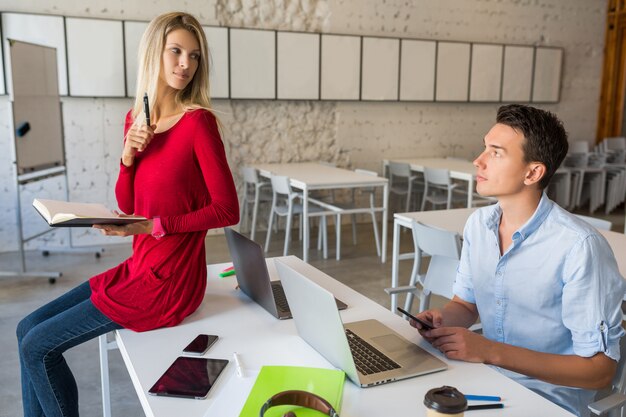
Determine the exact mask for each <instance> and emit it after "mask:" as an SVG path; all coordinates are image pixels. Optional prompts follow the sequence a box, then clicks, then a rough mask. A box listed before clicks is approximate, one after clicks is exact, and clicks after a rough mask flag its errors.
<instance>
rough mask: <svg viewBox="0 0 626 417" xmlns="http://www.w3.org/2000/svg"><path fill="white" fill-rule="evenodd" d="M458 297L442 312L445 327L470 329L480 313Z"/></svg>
mask: <svg viewBox="0 0 626 417" xmlns="http://www.w3.org/2000/svg"><path fill="white" fill-rule="evenodd" d="M464 304H465V303H464V302H463V301H461V300H459V299H458V298H457V297H456V296H455V297H454V299H453V300H452V301H450V302H449V303H447V304H446V305H445V306H444V308H443V309H442V310H441V316H442V318H443V325H444V326H445V327H470V326H471V325H472V324H474V323H476V320H477V319H478V313H477V312H476V311H475V309H472V308H470V307H468V306H466V305H464Z"/></svg>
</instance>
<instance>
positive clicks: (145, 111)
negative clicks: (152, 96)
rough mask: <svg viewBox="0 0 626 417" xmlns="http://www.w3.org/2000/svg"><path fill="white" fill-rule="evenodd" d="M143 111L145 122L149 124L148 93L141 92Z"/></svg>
mask: <svg viewBox="0 0 626 417" xmlns="http://www.w3.org/2000/svg"><path fill="white" fill-rule="evenodd" d="M143 112H144V113H145V114H146V124H147V125H148V126H150V104H148V93H143Z"/></svg>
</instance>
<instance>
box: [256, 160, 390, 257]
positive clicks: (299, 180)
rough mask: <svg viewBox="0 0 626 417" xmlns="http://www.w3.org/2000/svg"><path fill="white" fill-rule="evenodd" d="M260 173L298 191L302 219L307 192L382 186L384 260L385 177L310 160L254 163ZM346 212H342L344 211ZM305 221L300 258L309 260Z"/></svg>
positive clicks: (383, 252) (306, 213)
mask: <svg viewBox="0 0 626 417" xmlns="http://www.w3.org/2000/svg"><path fill="white" fill-rule="evenodd" d="M252 166H253V167H254V168H256V169H258V170H259V173H260V174H261V176H263V177H266V178H270V177H271V176H272V175H282V176H286V177H289V179H290V184H291V186H292V187H294V188H297V189H298V190H302V195H303V198H302V207H303V216H304V218H305V219H308V217H309V191H311V190H333V189H340V188H362V187H383V206H382V208H380V211H382V213H383V220H382V224H383V228H382V239H383V241H382V250H381V262H383V263H385V260H386V252H387V201H388V200H389V189H388V182H389V181H388V180H387V179H386V178H382V177H373V176H371V175H367V174H358V173H356V172H354V171H350V170H347V169H341V168H335V167H331V166H327V165H323V164H319V163H314V162H297V163H290V164H256V165H252ZM349 212H350V211H349V210H347V211H345V213H346V214H348V213H349ZM309 233H310V231H309V222H308V221H305V222H304V232H303V239H302V240H303V243H302V259H304V261H305V262H308V260H309Z"/></svg>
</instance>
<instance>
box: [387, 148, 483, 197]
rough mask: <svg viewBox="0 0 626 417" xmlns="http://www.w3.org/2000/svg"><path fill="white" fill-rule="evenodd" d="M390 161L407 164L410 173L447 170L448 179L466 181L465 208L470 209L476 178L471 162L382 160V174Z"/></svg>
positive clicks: (440, 159)
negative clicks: (409, 167) (448, 172)
mask: <svg viewBox="0 0 626 417" xmlns="http://www.w3.org/2000/svg"><path fill="white" fill-rule="evenodd" d="M390 161H393V162H400V163H407V164H409V165H410V166H411V171H417V172H424V168H435V169H447V170H448V171H450V178H454V179H457V180H462V181H467V207H472V203H473V200H474V181H475V178H476V167H475V166H474V164H473V163H472V162H470V161H466V160H464V159H457V158H392V159H384V160H383V172H385V173H386V172H387V165H389V162H390Z"/></svg>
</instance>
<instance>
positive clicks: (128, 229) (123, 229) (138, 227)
mask: <svg viewBox="0 0 626 417" xmlns="http://www.w3.org/2000/svg"><path fill="white" fill-rule="evenodd" d="M92 227H93V228H94V229H99V230H100V232H101V233H102V234H103V235H106V236H133V235H141V234H150V233H152V220H145V221H142V222H136V223H130V224H125V225H122V226H118V225H113V224H94V225H93V226H92Z"/></svg>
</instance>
